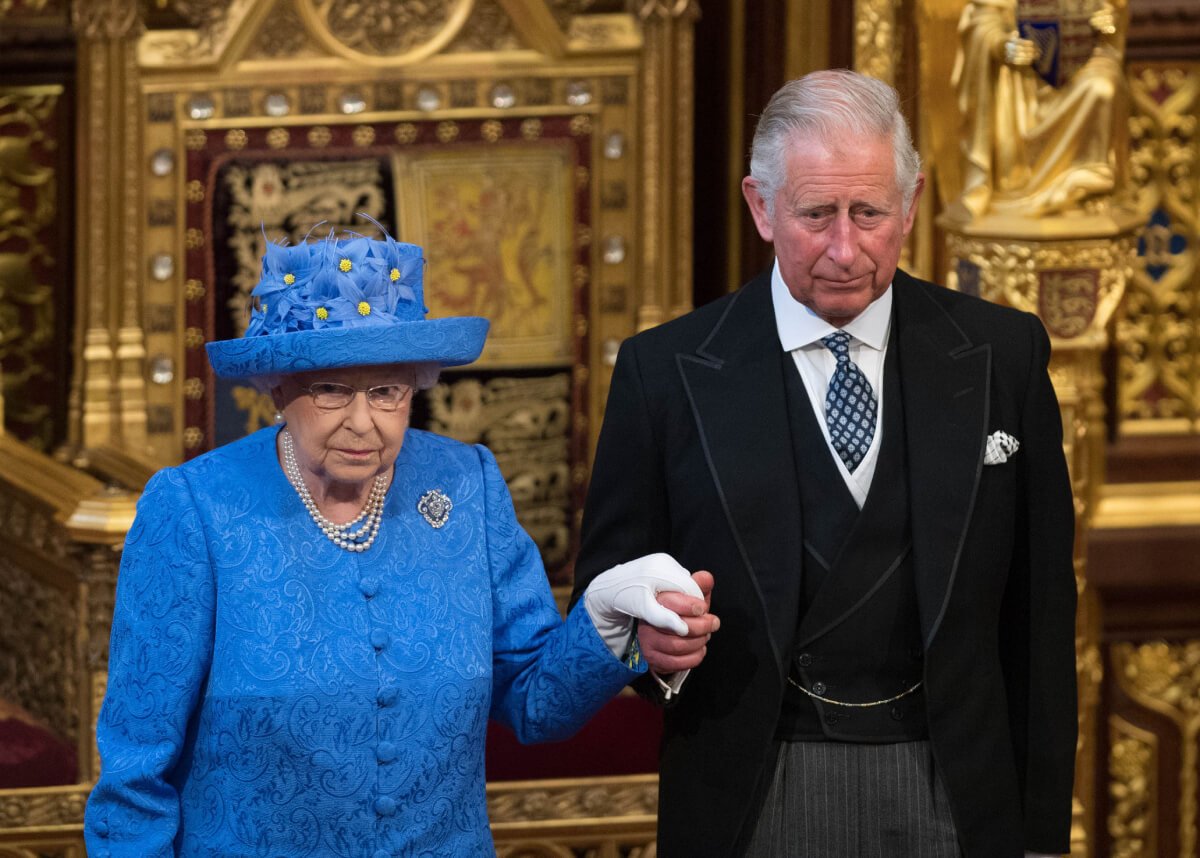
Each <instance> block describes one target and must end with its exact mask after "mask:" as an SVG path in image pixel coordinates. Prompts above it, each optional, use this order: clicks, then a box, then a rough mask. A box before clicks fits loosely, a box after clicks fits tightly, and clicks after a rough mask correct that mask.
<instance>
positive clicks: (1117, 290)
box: [942, 210, 1140, 856]
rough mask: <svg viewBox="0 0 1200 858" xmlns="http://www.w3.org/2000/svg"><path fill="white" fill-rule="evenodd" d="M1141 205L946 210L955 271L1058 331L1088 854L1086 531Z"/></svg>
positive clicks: (1079, 849) (1095, 611)
mask: <svg viewBox="0 0 1200 858" xmlns="http://www.w3.org/2000/svg"><path fill="white" fill-rule="evenodd" d="M1139 225H1140V219H1139V218H1138V217H1137V215H1136V213H1133V212H1127V211H1123V210H1114V211H1113V212H1111V213H1110V214H1107V215H1103V216H1099V215H1097V216H1092V217H1079V218H1070V217H1065V216H1064V217H1043V218H1041V219H1038V220H1028V221H1024V222H1018V221H1017V220H1016V219H1015V218H995V217H992V218H988V217H985V218H982V219H978V220H975V221H969V222H968V221H957V222H956V221H954V220H953V219H952V218H946V217H943V219H942V226H943V227H945V228H946V230H947V234H948V250H949V255H950V258H951V260H952V262H951V264H952V265H953V266H954V269H953V270H952V272H951V274H950V276H949V278H948V279H949V280H950V282H951V283H952V284H956V286H957V288H959V289H960V290H962V291H968V292H975V293H976V294H979V295H981V296H982V297H984V298H986V299H988V300H990V301H994V302H996V303H1000V304H1007V305H1009V306H1012V307H1016V308H1018V309H1021V310H1026V311H1028V312H1031V313H1036V314H1037V315H1038V316H1039V317H1041V319H1042V321H1043V322H1044V323H1045V325H1046V329H1047V331H1048V332H1049V333H1050V337H1051V341H1052V343H1053V354H1052V357H1051V360H1050V376H1051V379H1052V380H1053V382H1054V388H1055V391H1056V392H1057V394H1058V399H1059V405H1060V406H1061V409H1062V415H1063V429H1064V437H1063V447H1064V451H1065V453H1066V456H1067V464H1068V466H1069V467H1070V471H1071V483H1072V488H1073V491H1074V495H1075V534H1076V536H1075V575H1076V582H1077V585H1078V588H1079V613H1078V620H1077V627H1076V628H1077V631H1076V639H1075V642H1076V656H1077V665H1078V676H1079V704H1080V709H1079V719H1080V720H1079V727H1080V733H1079V735H1080V740H1079V749H1078V750H1079V754H1078V758H1077V762H1076V775H1075V796H1076V799H1075V812H1074V823H1073V825H1072V835H1071V836H1072V849H1071V854H1072V855H1073V856H1084V855H1087V854H1089V850H1088V843H1089V842H1090V837H1089V835H1090V833H1091V832H1092V831H1094V827H1093V826H1094V819H1093V814H1094V809H1095V797H1094V796H1093V795H1092V789H1093V787H1092V785H1093V784H1094V783H1095V766H1096V748H1097V723H1096V706H1097V703H1098V694H1099V688H1100V679H1101V677H1102V674H1103V668H1102V664H1101V660H1100V652H1099V637H1100V618H1099V604H1098V602H1097V599H1096V595H1095V593H1094V592H1093V591H1092V590H1091V589H1090V588H1089V587H1088V584H1087V576H1086V574H1085V572H1086V566H1087V562H1086V561H1087V558H1086V551H1085V547H1086V538H1085V537H1086V533H1087V530H1088V528H1089V527H1090V522H1091V518H1092V515H1093V513H1094V511H1095V508H1096V502H1097V495H1098V492H1099V489H1100V487H1101V486H1102V485H1103V483H1104V450H1105V426H1104V415H1105V407H1104V375H1103V372H1102V370H1101V366H1100V358H1101V355H1102V354H1103V352H1104V350H1105V349H1106V348H1107V346H1108V343H1109V337H1108V322H1109V319H1110V318H1111V317H1112V314H1113V312H1114V311H1115V310H1116V308H1117V306H1118V304H1119V303H1120V300H1121V296H1122V295H1123V294H1124V291H1125V285H1126V283H1127V282H1128V281H1129V278H1130V276H1131V273H1132V261H1133V256H1134V251H1135V244H1134V240H1135V239H1134V230H1135V229H1136V228H1137V227H1138V226H1139Z"/></svg>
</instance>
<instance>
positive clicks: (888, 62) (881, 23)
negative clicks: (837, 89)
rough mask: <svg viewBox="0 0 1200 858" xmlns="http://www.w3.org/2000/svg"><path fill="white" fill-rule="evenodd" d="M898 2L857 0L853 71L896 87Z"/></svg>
mask: <svg viewBox="0 0 1200 858" xmlns="http://www.w3.org/2000/svg"><path fill="white" fill-rule="evenodd" d="M897 5H899V0H854V70H855V71H858V72H862V73H863V74H865V75H869V76H870V77H873V78H878V79H879V80H881V81H883V82H884V83H889V84H891V85H892V86H895V85H896V66H897V64H898V63H899V61H900V50H899V40H898V39H897V38H896V6H897Z"/></svg>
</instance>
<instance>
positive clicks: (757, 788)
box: [576, 71, 1076, 858]
mask: <svg viewBox="0 0 1200 858" xmlns="http://www.w3.org/2000/svg"><path fill="white" fill-rule="evenodd" d="M918 169H919V161H918V158H917V155H916V153H915V152H914V151H913V148H912V143H911V138H910V136H909V132H908V129H907V127H906V125H905V123H904V120H903V118H902V117H901V115H900V113H899V109H898V101H897V98H896V94H895V92H894V91H893V90H892V89H891V88H890V87H888V86H886V85H884V84H881V83H879V82H878V81H873V80H870V79H869V78H865V77H862V76H861V75H858V74H854V73H851V72H845V71H839V72H819V73H815V74H811V75H809V76H807V77H805V78H803V79H801V80H799V81H793V82H791V83H789V84H787V85H786V86H784V87H783V88H782V89H781V90H780V91H779V92H778V93H776V95H775V96H774V97H773V98H772V99H771V102H770V104H768V106H767V108H766V110H765V112H764V113H763V115H762V117H761V119H760V120H759V124H758V130H757V132H756V135H755V139H754V144H753V150H752V157H751V170H750V176H748V177H747V178H746V179H745V180H744V181H743V184H742V188H743V192H744V195H745V197H746V201H747V203H748V204H749V206H750V210H751V213H752V214H753V216H754V220H755V223H756V225H757V227H758V230H759V233H760V234H761V235H762V237H763V238H764V239H765V240H766V241H770V242H773V243H774V246H775V255H776V263H775V266H774V269H773V270H772V271H770V272H766V273H764V274H762V275H760V276H759V277H758V278H756V279H754V280H752V281H751V282H750V283H748V284H747V285H745V286H744V287H743V288H742V289H741V290H739V291H738V292H737V293H735V294H732V295H729V296H727V297H725V298H723V299H721V300H718V301H716V302H714V303H713V304H710V305H708V306H706V307H702V308H700V309H698V310H696V311H694V312H692V313H690V314H688V315H687V316H684V317H683V318H681V319H678V320H675V321H673V322H670V323H668V324H665V325H663V326H661V327H659V328H656V329H654V330H651V331H647V332H645V333H643V334H640V335H638V336H636V337H633V338H632V339H630V340H629V341H628V342H626V343H625V344H624V346H623V347H622V349H621V352H620V356H619V358H618V360H617V365H616V369H615V372H614V376H613V383H612V390H611V393H610V397H609V402H608V409H607V413H606V416H605V421H604V426H603V429H602V431H601V435H600V442H599V446H598V449H597V453H596V462H595V467H594V471H593V476H592V484H591V489H590V494H589V499H588V506H587V514H586V516H585V519H584V527H583V544H582V549H581V553H580V557H579V560H578V564H577V567H576V575H577V587H579V588H582V587H584V586H586V584H587V582H588V581H589V580H591V578H592V577H593V576H594V575H596V574H598V573H599V572H601V571H603V570H604V569H606V568H608V567H610V566H612V565H613V564H614V563H617V562H621V561H623V560H626V559H629V558H634V557H638V556H640V555H643V554H649V553H651V552H667V553H669V554H671V555H673V556H674V557H675V558H676V559H678V560H679V562H680V563H682V564H683V566H684V567H686V568H689V569H704V570H708V571H710V572H711V573H712V577H713V578H714V579H715V587H712V590H711V592H712V611H713V613H714V614H716V615H718V616H720V618H721V628H720V631H719V632H718V633H716V634H714V635H712V637H711V640H707V637H708V636H707V635H701V634H696V635H691V636H688V637H675V636H672V635H668V634H663V633H660V632H659V631H657V630H655V629H653V628H651V627H648V626H643V627H642V628H641V630H640V632H639V640H640V645H641V651H642V656H643V657H644V658H645V659H646V660H647V662H648V663H649V664H650V666H651V667H652V668H653V669H654V670H656V671H657V672H658V673H659V674H660V677H659V681H660V683H662V687H663V688H664V689H665V690H664V692H663V696H668V697H673V698H675V699H674V701H673V702H672V705H670V706H669V707H668V708H667V709H666V711H665V737H664V743H663V751H662V760H661V776H662V779H661V793H660V802H659V843H658V851H659V854H660V855H662V856H664V858H677V856H684V858H695V856H705V858H708V857H709V856H753V858H763V857H764V856H806V858H812V856H837V858H845V856H858V855H877V854H878V855H884V856H957V855H963V856H966V858H987V856H997V858H1009V856H1021V855H1022V853H1023V852H1024V851H1029V852H1032V853H1062V852H1066V851H1067V850H1068V839H1069V829H1070V816H1071V784H1072V772H1073V760H1074V751H1075V734H1076V722H1075V717H1076V716H1075V668H1074V643H1073V641H1074V606H1075V581H1074V576H1073V574H1072V564H1071V553H1072V530H1073V512H1072V502H1071V495H1070V488H1069V484H1068V479H1067V471H1066V465H1065V462H1064V458H1063V450H1062V427H1061V421H1060V417H1059V411H1058V405H1057V402H1056V400H1055V397H1054V392H1053V389H1052V388H1051V385H1050V381H1049V378H1048V376H1047V372H1046V368H1047V362H1048V358H1049V351H1050V346H1049V341H1048V339H1047V337H1046V334H1045V332H1044V330H1043V328H1042V326H1041V324H1040V322H1039V321H1038V320H1037V319H1036V318H1035V317H1033V316H1031V315H1028V314H1024V313H1019V312H1016V311H1014V310H1011V309H1006V308H1001V307H999V306H996V305H993V304H989V303H987V302H984V301H981V300H978V299H976V298H972V297H968V296H964V295H961V294H958V293H955V292H951V291H949V290H947V289H943V288H940V287H938V286H935V285H933V284H931V283H926V282H923V281H920V280H917V279H915V278H913V277H910V276H909V275H907V274H905V273H904V272H903V271H899V270H897V264H898V261H899V258H900V250H901V247H902V245H903V243H904V240H905V238H906V236H907V235H908V234H909V231H910V230H911V228H912V225H913V220H914V217H915V215H916V208H917V201H918V199H919V198H920V194H921V189H922V184H923V178H922V176H921V175H920V174H919V172H918ZM708 588H709V586H708V582H707V581H706V582H705V585H704V587H703V589H705V590H707V589H708ZM663 598H664V600H667V599H669V598H672V597H663ZM706 643H707V655H706V658H705V660H704V662H703V663H702V664H700V666H699V667H696V669H695V670H693V671H692V672H691V674H690V676H688V677H687V681H686V684H684V685H683V686H682V688H681V689H680V684H681V680H682V678H683V675H682V674H675V675H674V676H669V675H668V674H671V673H672V672H673V671H675V670H676V669H678V668H680V667H688V666H691V665H693V664H694V663H695V662H696V657H697V655H698V654H700V653H703V651H704V647H705V644H706ZM676 694H677V696H676Z"/></svg>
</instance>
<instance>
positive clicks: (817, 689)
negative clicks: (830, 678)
mask: <svg viewBox="0 0 1200 858" xmlns="http://www.w3.org/2000/svg"><path fill="white" fill-rule="evenodd" d="M828 690H829V689H827V688H826V687H825V683H824V682H814V683H813V685H812V693H813V694H824V693H825V692H826V691H828Z"/></svg>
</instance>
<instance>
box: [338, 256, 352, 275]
mask: <svg viewBox="0 0 1200 858" xmlns="http://www.w3.org/2000/svg"><path fill="white" fill-rule="evenodd" d="M353 267H354V263H353V262H351V261H350V260H349V259H346V258H345V257H342V261H341V262H339V263H338V271H341V272H342V273H343V274H345V273H347V272H348V271H350V269H351V268H353Z"/></svg>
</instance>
